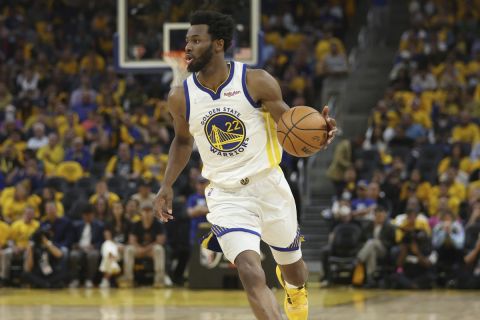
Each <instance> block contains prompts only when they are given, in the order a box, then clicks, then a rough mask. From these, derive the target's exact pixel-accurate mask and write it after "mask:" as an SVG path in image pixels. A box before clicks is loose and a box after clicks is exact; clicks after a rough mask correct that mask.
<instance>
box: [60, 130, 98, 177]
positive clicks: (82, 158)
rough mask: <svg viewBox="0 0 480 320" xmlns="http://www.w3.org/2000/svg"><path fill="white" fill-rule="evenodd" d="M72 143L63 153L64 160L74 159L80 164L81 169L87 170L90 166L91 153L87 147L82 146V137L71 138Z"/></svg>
mask: <svg viewBox="0 0 480 320" xmlns="http://www.w3.org/2000/svg"><path fill="white" fill-rule="evenodd" d="M72 145H73V146H72V147H71V148H70V149H69V150H68V151H67V154H66V155H65V161H76V162H78V163H79V164H80V165H81V166H82V168H83V170H85V171H87V172H88V171H89V170H90V167H91V166H92V155H91V154H90V151H89V150H88V148H87V147H86V146H84V144H83V138H81V137H76V138H75V139H73V143H72Z"/></svg>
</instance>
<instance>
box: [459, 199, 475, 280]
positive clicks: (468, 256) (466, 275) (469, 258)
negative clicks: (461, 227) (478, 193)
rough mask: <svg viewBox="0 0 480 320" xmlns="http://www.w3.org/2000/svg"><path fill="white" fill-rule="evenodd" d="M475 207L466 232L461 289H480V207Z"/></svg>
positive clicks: (460, 277) (460, 276)
mask: <svg viewBox="0 0 480 320" xmlns="http://www.w3.org/2000/svg"><path fill="white" fill-rule="evenodd" d="M475 206H476V210H475V211H474V212H473V213H472V216H471V218H470V220H469V224H468V226H467V228H466V232H465V254H464V257H463V259H464V262H465V269H464V270H462V272H461V273H460V275H459V279H458V288H460V289H480V206H479V205H478V204H476V205H475Z"/></svg>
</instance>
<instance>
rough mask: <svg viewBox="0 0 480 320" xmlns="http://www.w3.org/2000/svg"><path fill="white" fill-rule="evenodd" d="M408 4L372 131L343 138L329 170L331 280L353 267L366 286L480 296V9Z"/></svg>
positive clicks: (434, 2)
mask: <svg viewBox="0 0 480 320" xmlns="http://www.w3.org/2000/svg"><path fill="white" fill-rule="evenodd" d="M408 8H409V12H410V21H411V26H410V28H409V29H408V30H406V31H405V32H404V33H403V35H402V36H401V39H400V44H399V48H398V52H397V55H396V58H395V61H394V65H393V68H392V71H391V73H390V85H389V86H388V89H387V90H386V92H385V94H384V96H383V98H382V99H380V100H379V101H378V103H377V105H376V106H374V108H373V110H372V113H371V116H370V120H369V127H368V130H367V132H366V135H365V137H364V138H361V139H354V140H351V141H349V140H343V141H341V142H340V144H339V145H338V147H337V149H336V151H335V156H334V160H333V162H332V165H331V166H330V168H329V171H328V175H329V177H330V179H332V181H333V182H334V184H335V186H336V197H335V202H334V204H333V206H332V208H331V210H328V211H326V212H325V217H327V218H329V219H331V221H332V233H331V238H330V243H329V246H328V247H327V248H325V252H324V257H323V261H324V267H325V269H326V270H327V276H328V277H329V280H332V281H334V280H335V279H334V278H335V277H336V276H337V275H338V273H339V272H338V271H339V270H341V269H342V268H345V269H347V270H350V271H352V273H353V278H352V281H353V282H354V283H356V284H358V285H362V284H363V285H365V286H367V287H376V286H382V287H392V288H410V289H411V288H423V289H427V288H432V287H435V286H440V287H442V286H447V287H451V288H477V289H478V288H480V183H479V182H480V175H479V173H480V154H479V150H480V131H479V129H480V128H479V124H480V25H479V22H478V21H479V17H480V2H479V1H475V0H468V1H464V0H459V1H446V0H445V1H444V0H428V1H427V0H425V1H420V0H412V1H409V6H408ZM392 14H393V13H392ZM345 232H348V233H347V234H345ZM348 234H350V236H348ZM343 258H344V259H346V260H342V259H343ZM349 267H350V269H349Z"/></svg>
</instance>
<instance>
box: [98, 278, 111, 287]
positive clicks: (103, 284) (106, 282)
mask: <svg viewBox="0 0 480 320" xmlns="http://www.w3.org/2000/svg"><path fill="white" fill-rule="evenodd" d="M98 287H99V288H100V289H108V288H110V280H108V279H107V278H103V279H102V282H100V285H99V286H98Z"/></svg>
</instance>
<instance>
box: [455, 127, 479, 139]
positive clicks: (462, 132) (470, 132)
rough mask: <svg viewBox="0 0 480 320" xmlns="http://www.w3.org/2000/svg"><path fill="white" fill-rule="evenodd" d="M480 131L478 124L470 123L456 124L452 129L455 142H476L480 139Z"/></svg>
mask: <svg viewBox="0 0 480 320" xmlns="http://www.w3.org/2000/svg"><path fill="white" fill-rule="evenodd" d="M479 137H480V131H479V129H478V125H476V124H474V123H470V124H468V125H466V126H455V127H454V128H453V130H452V140H453V141H454V142H464V143H474V142H476V141H478V140H479Z"/></svg>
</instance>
